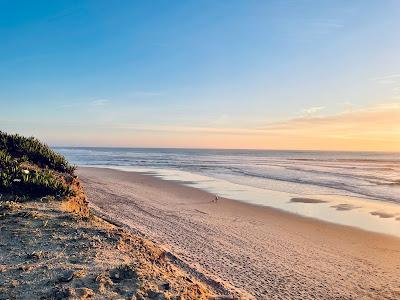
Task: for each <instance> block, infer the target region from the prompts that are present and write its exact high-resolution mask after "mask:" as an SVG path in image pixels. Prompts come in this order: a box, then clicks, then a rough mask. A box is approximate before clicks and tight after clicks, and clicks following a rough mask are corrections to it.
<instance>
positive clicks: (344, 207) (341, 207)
mask: <svg viewBox="0 0 400 300" xmlns="http://www.w3.org/2000/svg"><path fill="white" fill-rule="evenodd" d="M331 207H333V208H336V210H341V211H346V210H353V209H356V208H360V206H355V205H352V204H347V203H340V204H338V205H333V206H331Z"/></svg>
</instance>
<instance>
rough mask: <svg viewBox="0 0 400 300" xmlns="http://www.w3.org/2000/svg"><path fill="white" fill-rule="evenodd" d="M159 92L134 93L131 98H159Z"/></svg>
mask: <svg viewBox="0 0 400 300" xmlns="http://www.w3.org/2000/svg"><path fill="white" fill-rule="evenodd" d="M161 95H162V93H161V92H155V91H136V92H134V93H132V96H133V97H157V96H161Z"/></svg>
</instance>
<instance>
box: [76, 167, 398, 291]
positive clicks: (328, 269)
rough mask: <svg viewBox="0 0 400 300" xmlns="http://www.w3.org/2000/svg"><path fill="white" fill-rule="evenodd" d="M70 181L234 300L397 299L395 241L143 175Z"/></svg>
mask: <svg viewBox="0 0 400 300" xmlns="http://www.w3.org/2000/svg"><path fill="white" fill-rule="evenodd" d="M77 173H78V175H79V176H80V178H81V180H82V181H83V183H84V186H85V190H86V193H87V195H88V198H89V201H90V203H91V205H92V208H93V209H95V210H97V211H98V212H100V213H102V214H105V215H106V216H108V217H109V218H110V219H112V220H115V221H118V222H121V223H123V224H125V225H126V226H128V227H129V228H131V229H132V230H133V231H135V232H136V233H140V234H143V235H144V236H146V237H148V238H149V239H152V240H153V241H155V242H157V243H159V244H161V245H162V246H163V247H164V248H165V249H166V250H168V251H170V252H171V253H173V254H174V255H176V256H177V257H179V258H180V259H182V261H184V262H186V263H187V265H186V267H187V268H188V269H189V271H190V270H191V272H192V273H193V274H195V275H196V276H197V277H198V278H199V279H201V280H205V281H207V280H210V279H212V280H213V281H214V282H221V283H223V284H224V285H225V286H227V287H230V288H232V289H233V290H236V292H237V294H238V295H241V297H242V298H253V297H254V298H256V299H399V297H400V284H399V280H398V278H399V277H400V239H399V238H396V237H392V236H387V235H382V234H376V233H371V232H367V231H363V230H359V229H355V228H351V227H346V226H340V225H335V224H330V223H324V222H320V221H316V220H314V219H309V218H303V217H299V216H296V215H292V214H288V213H285V212H281V211H278V210H275V209H271V208H267V207H259V206H254V205H249V204H245V203H242V202H239V201H235V200H230V199H220V200H219V201H218V203H213V202H212V200H213V198H214V197H213V195H211V194H209V193H207V192H204V191H201V190H198V189H195V188H191V187H187V186H184V185H182V184H179V183H176V182H171V181H165V180H161V179H158V178H155V177H153V176H149V175H148V174H141V173H134V172H123V171H116V170H110V169H101V168H83V167H82V168H79V169H78V172H77ZM310 205H314V204H310Z"/></svg>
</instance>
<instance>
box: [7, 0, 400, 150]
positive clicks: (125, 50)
mask: <svg viewBox="0 0 400 300" xmlns="http://www.w3.org/2000/svg"><path fill="white" fill-rule="evenodd" d="M399 32H400V2H399V1H396V0H393V1H390V0H383V1H364V0H360V1H339V0H338V1H329V0H327V1H317V0H315V1H312V0H303V1H244V0H243V1H235V0H232V1H231V0H229V1H228V0H226V1H222V0H215V1H214V0H213V1H172V0H170V1H167V0H160V1H117V2H115V1H99V0H96V1H2V0H0V43H1V45H2V46H1V47H0V105H1V110H0V128H2V129H3V130H7V131H10V132H20V133H22V134H27V135H36V136H38V137H40V138H42V139H44V140H45V141H46V142H48V143H50V144H53V145H105V146H112V145H118V146H153V147H157V146H160V147H233V148H318V144H319V143H321V142H322V140H321V139H320V138H321V137H316V136H313V135H310V133H309V132H310V131H311V128H309V129H307V130H304V132H302V134H303V135H302V138H303V140H302V141H301V142H300V143H297V144H296V143H294V144H293V143H289V142H288V140H289V139H290V138H291V137H290V135H287V134H286V135H285V134H282V132H277V131H276V132H271V128H276V126H275V125H276V124H281V123H282V122H286V123H287V124H295V123H296V120H298V119H307V120H308V121H309V123H310V124H309V125H308V126H309V127H312V126H313V120H314V119H315V118H317V119H318V120H319V119H324V120H325V119H328V120H332V119H335V120H336V119H339V120H342V119H341V117H343V115H346V114H349V113H350V114H353V115H354V116H353V117H352V118H350V117H348V116H347V115H346V116H345V118H346V119H349V118H350V119H352V120H354V118H359V117H360V116H363V115H365V114H368V112H370V111H384V113H383V115H384V116H385V117H386V116H387V114H386V112H387V110H389V111H393V110H396V111H397V109H398V106H397V105H398V104H399V103H400V75H399V74H400V59H399V54H398V53H400V39H399ZM393 107H394V108H393ZM381 115H382V114H381ZM397 116H398V115H397V114H395V115H394V118H397ZM375 118H376V119H379V117H378V116H377V117H375ZM393 121H395V120H393ZM338 122H342V121H338ZM314 124H315V123H314ZM288 126H289V125H288ZM296 126H297V125H296ZM335 126H336V125H335V124H332V126H331V127H335ZM331 127H330V128H331ZM336 127H337V126H336ZM336 127H335V128H336ZM355 127H357V126H355ZM355 127H354V126H353V127H352V130H355ZM358 127H361V128H363V127H364V126H362V124H358ZM388 127H390V126H388ZM265 128H269V129H268V130H269V131H267V132H264V131H263V130H265ZM385 128H386V127H382V128H381V131H380V133H381V134H382V132H383V131H385V130H386V129H385ZM293 129H294V130H296V127H294V128H293ZM349 130H350V129H348V128H347V129H343V131H346V132H347V133H348V132H349ZM388 130H392V129H390V128H389V129H388ZM397 130H398V128H397V127H396V128H395V129H394V131H392V132H391V133H390V134H389V136H386V132H383V133H384V135H385V141H386V140H390V139H393V136H394V135H396V134H397V133H398V131H397ZM346 132H337V131H335V132H332V130H331V129H329V132H328V133H326V132H325V133H324V134H325V135H326V134H328V135H331V137H336V138H339V140H340V141H342V143H343V147H342V148H343V149H350V148H352V149H353V148H354V149H358V148H360V147H361V148H360V150H362V147H364V146H362V145H366V144H368V143H367V142H366V141H365V138H363V137H358V136H357V137H354V134H353V135H352V138H349V137H348V136H347V138H345V139H347V140H346V141H345V140H343V137H344V133H346ZM347 133H346V134H347ZM374 134H377V133H376V132H375V133H374ZM250 136H251V138H250ZM272 136H275V138H272V139H271V140H269V139H268V137H272ZM279 136H281V137H282V138H281V139H279V138H278V137H279ZM349 139H350V140H351V139H355V140H356V141H355V143H356V144H357V145H355V146H354V147H347V146H344V145H345V144H346V145H347V144H348V143H349ZM363 139H364V140H363ZM375 140H376V141H375V142H376V143H375V144H377V143H378V142H379V140H377V139H375ZM223 141H225V142H226V143H224V142H223ZM304 141H310V143H308V144H307V143H305V142H304ZM363 141H364V142H365V143H364V142H363ZM369 142H371V141H369ZM381 142H382V140H381V141H380V143H381ZM339 144H340V143H339ZM375 144H374V145H375ZM368 145H369V144H368ZM399 146H400V141H397V142H396V144H394V145H393V143H392V144H391V146H387V148H388V149H389V148H390V149H394V150H396V149H397V147H399ZM374 147H375V146H373V145H372V146H368V147H367V148H368V150H369V149H370V148H371V149H374ZM339 148H340V147H339ZM399 150H400V148H399Z"/></svg>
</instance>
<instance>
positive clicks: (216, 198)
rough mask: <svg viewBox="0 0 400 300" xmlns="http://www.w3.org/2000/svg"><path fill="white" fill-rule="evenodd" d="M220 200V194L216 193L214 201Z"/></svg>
mask: <svg viewBox="0 0 400 300" xmlns="http://www.w3.org/2000/svg"><path fill="white" fill-rule="evenodd" d="M218 200H219V197H218V195H215V198H214V201H213V202H215V203H217V202H218Z"/></svg>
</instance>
